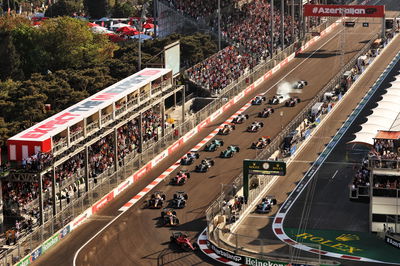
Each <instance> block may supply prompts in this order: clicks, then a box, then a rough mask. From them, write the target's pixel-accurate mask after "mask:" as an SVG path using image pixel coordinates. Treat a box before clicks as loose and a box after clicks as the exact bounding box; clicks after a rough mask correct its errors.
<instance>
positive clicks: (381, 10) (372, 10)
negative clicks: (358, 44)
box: [304, 5, 385, 18]
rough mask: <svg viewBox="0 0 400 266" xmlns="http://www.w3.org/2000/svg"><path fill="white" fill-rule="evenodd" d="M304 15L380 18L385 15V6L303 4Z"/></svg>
mask: <svg viewBox="0 0 400 266" xmlns="http://www.w3.org/2000/svg"><path fill="white" fill-rule="evenodd" d="M304 16H308V17H342V16H344V17H369V18H381V17H384V16H385V6H361V5H304Z"/></svg>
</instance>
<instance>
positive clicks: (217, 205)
mask: <svg viewBox="0 0 400 266" xmlns="http://www.w3.org/2000/svg"><path fill="white" fill-rule="evenodd" d="M373 41H374V39H371V41H370V42H368V43H367V44H366V45H365V46H364V47H363V48H362V49H361V50H360V52H359V53H357V54H356V55H355V56H354V57H353V58H352V59H351V60H350V62H349V63H348V64H346V66H345V67H344V68H343V69H342V70H341V71H340V72H339V73H338V74H337V75H336V76H335V77H333V78H332V79H331V80H330V81H329V82H328V84H327V85H326V86H325V87H324V88H323V89H322V90H321V91H320V92H319V93H318V94H317V95H316V96H315V97H314V98H313V99H312V100H311V101H310V102H309V103H308V105H307V106H306V107H305V108H304V109H303V110H302V111H301V112H300V113H299V114H298V115H297V116H296V117H295V118H294V119H293V120H292V121H291V122H289V124H288V125H287V126H286V127H285V128H284V129H283V130H282V131H281V132H280V133H279V134H278V135H277V136H276V137H275V138H274V139H273V140H272V142H271V143H270V144H269V145H268V146H267V148H265V149H264V150H263V151H262V152H260V153H259V154H257V156H256V158H255V159H256V160H266V159H268V158H270V157H271V156H272V155H273V153H274V152H275V151H277V150H279V146H280V144H281V143H282V141H283V139H284V137H285V136H287V135H288V134H289V133H290V132H292V131H293V130H295V129H296V128H297V127H298V126H299V125H300V123H301V122H302V121H304V119H305V118H307V117H308V113H309V110H311V108H312V106H313V105H314V104H315V103H316V102H319V101H320V100H321V99H322V98H323V95H324V93H325V92H327V91H330V90H333V88H334V87H335V85H336V84H338V83H339V81H340V79H341V77H342V75H343V73H344V72H346V71H348V70H349V69H351V68H352V67H353V66H354V65H355V63H356V60H357V58H358V57H360V56H361V55H363V54H365V53H366V52H367V51H368V49H369V48H370V46H371V44H372V43H373ZM242 179H243V177H242V174H240V175H239V176H238V177H237V178H236V179H235V180H234V181H233V182H232V185H231V186H226V187H227V189H226V190H223V191H222V194H221V195H220V196H219V197H218V198H217V199H216V200H215V201H214V202H213V203H212V204H211V205H210V206H209V208H208V209H207V211H206V216H207V221H208V222H210V221H212V219H213V218H214V217H215V216H216V215H218V214H219V213H221V202H222V201H223V200H226V199H229V198H232V196H234V195H236V194H237V192H238V191H239V190H240V189H241V188H242V187H243V184H242ZM271 181H272V178H265V179H264V180H263V182H262V183H261V184H260V186H258V187H257V188H256V189H252V190H250V193H249V198H248V204H244V205H243V207H242V209H241V211H240V212H239V217H242V214H243V213H244V212H245V211H246V209H247V208H248V207H249V206H250V205H251V202H253V201H254V200H255V199H256V198H257V197H258V195H259V193H260V192H261V191H262V190H263V189H264V188H265V187H267V186H268V185H269V183H270V182H271Z"/></svg>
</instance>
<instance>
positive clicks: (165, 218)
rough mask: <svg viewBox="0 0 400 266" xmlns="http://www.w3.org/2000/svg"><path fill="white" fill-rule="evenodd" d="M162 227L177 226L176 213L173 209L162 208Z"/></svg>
mask: <svg viewBox="0 0 400 266" xmlns="http://www.w3.org/2000/svg"><path fill="white" fill-rule="evenodd" d="M161 219H162V225H163V226H176V225H178V224H179V219H178V217H176V211H174V210H173V209H168V208H164V209H163V210H162V212H161Z"/></svg>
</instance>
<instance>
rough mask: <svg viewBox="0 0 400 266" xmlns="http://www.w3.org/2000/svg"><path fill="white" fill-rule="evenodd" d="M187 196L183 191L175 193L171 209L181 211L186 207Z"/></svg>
mask: <svg viewBox="0 0 400 266" xmlns="http://www.w3.org/2000/svg"><path fill="white" fill-rule="evenodd" d="M187 199H188V195H187V194H186V193H185V192H183V191H177V192H176V193H175V194H174V198H173V199H172V201H171V205H172V208H174V209H182V208H184V207H185V206H186V201H187Z"/></svg>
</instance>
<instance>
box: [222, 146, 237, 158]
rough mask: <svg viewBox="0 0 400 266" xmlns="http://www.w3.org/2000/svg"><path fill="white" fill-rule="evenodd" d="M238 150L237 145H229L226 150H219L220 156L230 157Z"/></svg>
mask: <svg viewBox="0 0 400 266" xmlns="http://www.w3.org/2000/svg"><path fill="white" fill-rule="evenodd" d="M239 151H240V148H239V146H236V145H231V146H229V147H228V148H227V149H226V150H224V151H221V154H220V155H219V157H220V158H232V157H233V155H234V154H235V153H237V152H239Z"/></svg>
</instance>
